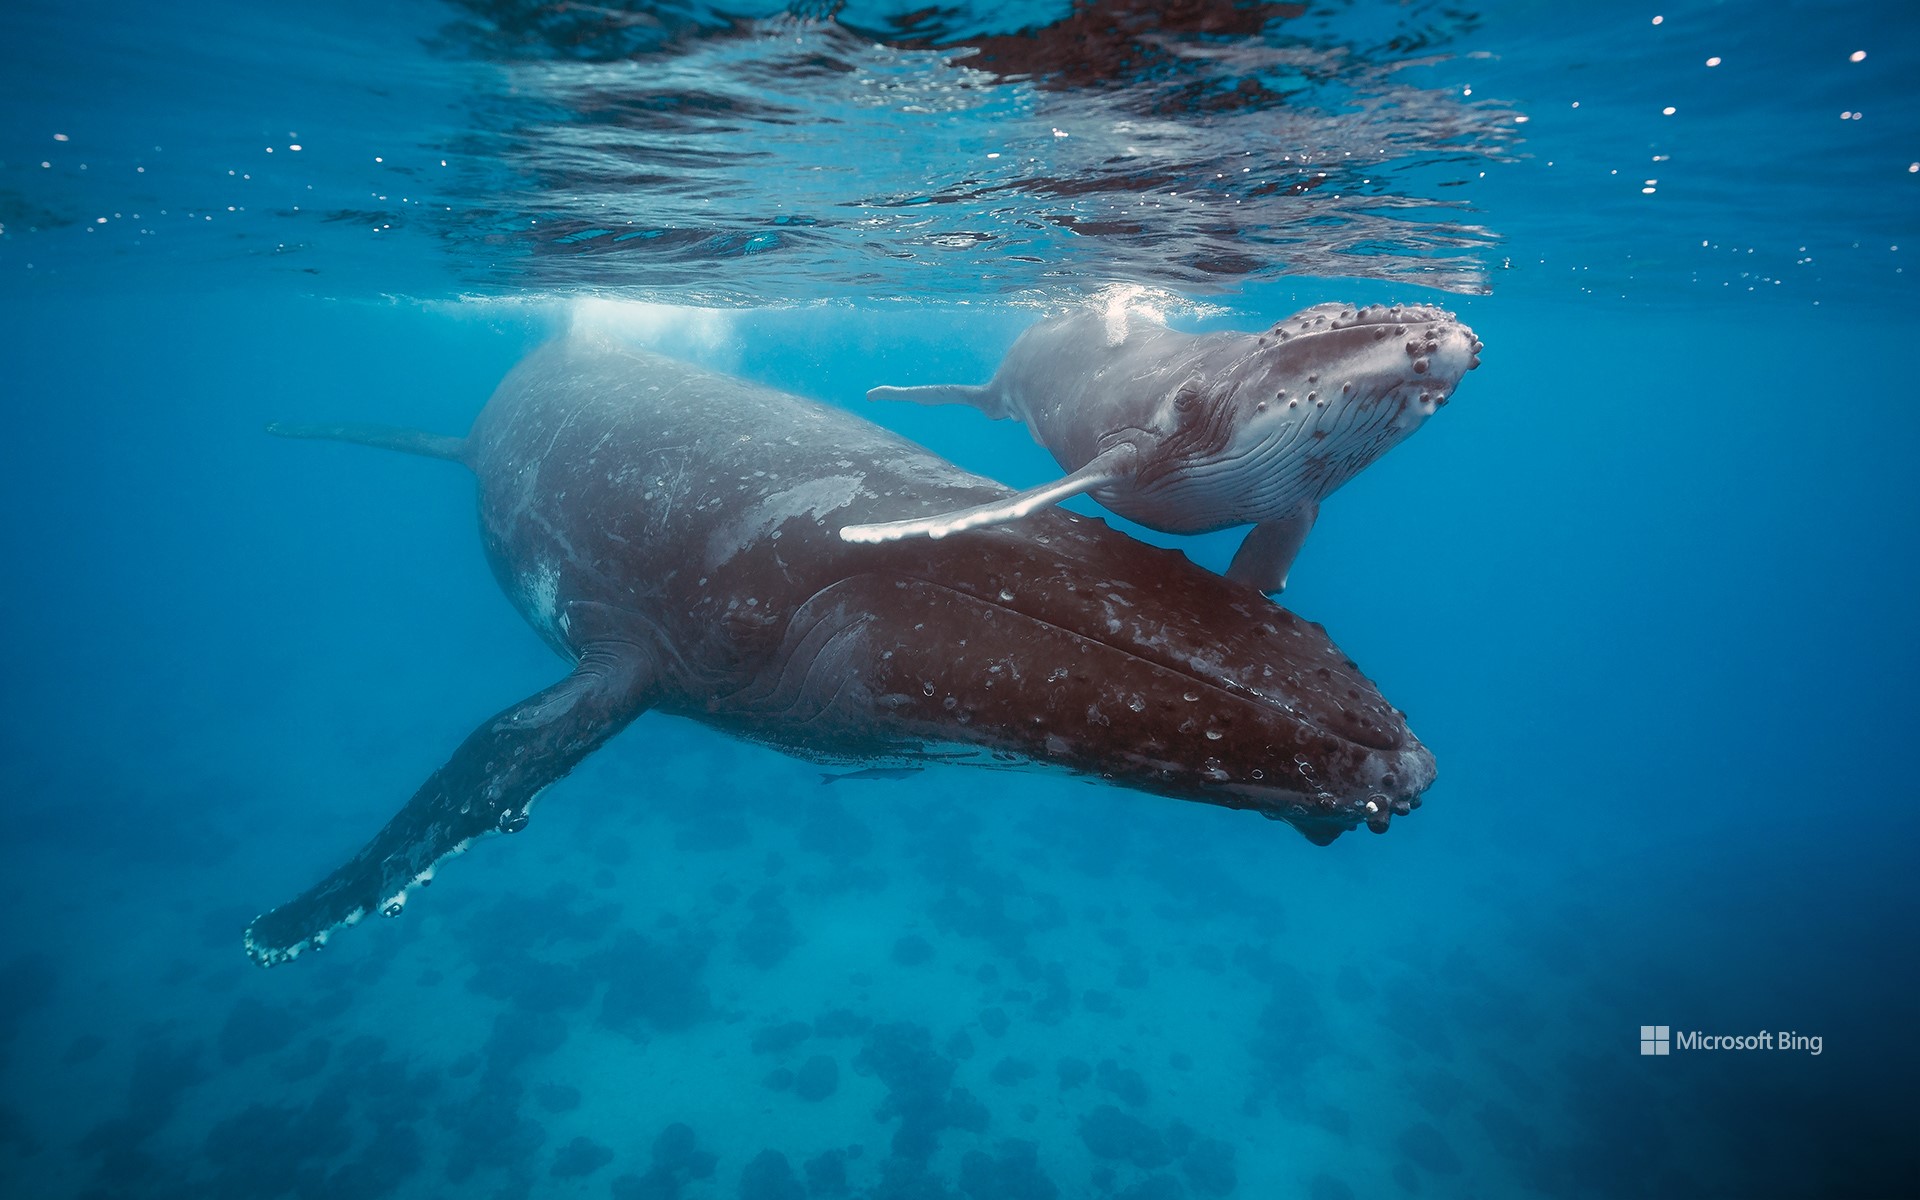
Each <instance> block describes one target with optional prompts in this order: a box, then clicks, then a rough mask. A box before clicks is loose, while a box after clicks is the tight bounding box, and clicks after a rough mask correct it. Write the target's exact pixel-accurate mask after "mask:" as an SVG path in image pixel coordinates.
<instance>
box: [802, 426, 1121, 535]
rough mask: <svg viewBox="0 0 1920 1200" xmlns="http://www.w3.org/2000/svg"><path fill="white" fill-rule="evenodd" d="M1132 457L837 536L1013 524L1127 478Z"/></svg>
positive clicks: (1112, 453)
mask: <svg viewBox="0 0 1920 1200" xmlns="http://www.w3.org/2000/svg"><path fill="white" fill-rule="evenodd" d="M1134 457H1135V453H1134V449H1133V447H1131V446H1125V445H1122V446H1115V447H1113V448H1112V449H1109V450H1106V451H1103V452H1102V453H1100V454H1098V455H1096V456H1095V457H1094V460H1093V461H1092V462H1090V463H1088V464H1087V465H1086V466H1084V467H1081V468H1080V469H1079V470H1078V471H1075V472H1074V473H1073V474H1071V475H1068V476H1066V477H1064V478H1062V479H1056V480H1054V481H1053V482H1052V483H1048V484H1042V485H1041V486H1039V487H1036V488H1028V489H1027V490H1026V491H1024V492H1016V493H1014V494H1013V495H1011V496H1008V497H1007V498H1006V499H1004V500H995V501H992V502H991V503H988V504H976V505H974V506H973V507H972V508H963V509H960V510H959V511H957V512H950V513H941V514H940V515H938V516H933V517H918V518H916V519H914V520H911V521H886V522H882V523H879V524H874V525H848V526H846V527H844V528H843V529H841V530H840V536H841V538H843V539H844V540H846V541H849V542H897V541H899V540H901V539H902V538H911V537H930V538H943V537H946V536H947V535H948V534H951V533H959V532H960V531H962V530H964V529H976V528H978V527H980V526H982V525H1001V524H1004V523H1006V522H1008V521H1017V520H1019V519H1020V518H1021V517H1024V516H1026V515H1027V514H1028V513H1030V512H1035V511H1037V510H1039V509H1042V508H1046V507H1047V506H1048V505H1051V504H1058V503H1060V501H1062V500H1065V499H1066V498H1067V497H1069V496H1078V495H1079V494H1081V493H1082V492H1091V491H1094V490H1095V489H1097V488H1102V487H1105V486H1106V485H1107V484H1109V483H1116V482H1119V481H1120V480H1123V479H1125V478H1127V477H1128V476H1129V475H1130V474H1131V467H1132V464H1133V461H1134Z"/></svg>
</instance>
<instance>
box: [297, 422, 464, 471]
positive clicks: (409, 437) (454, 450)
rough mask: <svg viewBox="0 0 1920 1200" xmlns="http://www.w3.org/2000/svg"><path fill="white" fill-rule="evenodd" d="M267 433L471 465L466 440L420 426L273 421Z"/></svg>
mask: <svg viewBox="0 0 1920 1200" xmlns="http://www.w3.org/2000/svg"><path fill="white" fill-rule="evenodd" d="M267 432H268V433H271V434H272V435H274V436H275V437H285V438H311V439H313V440H315V441H322V442H352V443H354V444H355V445H359V446H373V447H376V448H378V449H381V450H398V451H399V452H400V453H402V454H418V455H421V456H423V457H425V458H443V459H445V460H447V461H448V462H457V463H460V464H462V465H471V464H468V463H467V439H465V438H457V437H447V436H445V435H444V434H438V433H427V432H425V431H424V430H419V429H398V428H395V427H393V426H391V425H294V424H289V423H287V422H285V421H274V422H272V423H271V424H269V425H268V426H267Z"/></svg>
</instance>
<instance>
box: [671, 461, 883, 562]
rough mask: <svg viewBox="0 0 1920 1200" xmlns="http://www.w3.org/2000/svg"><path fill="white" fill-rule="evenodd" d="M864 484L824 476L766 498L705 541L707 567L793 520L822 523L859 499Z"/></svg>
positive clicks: (856, 477)
mask: <svg viewBox="0 0 1920 1200" xmlns="http://www.w3.org/2000/svg"><path fill="white" fill-rule="evenodd" d="M866 480H867V477H866V476H865V475H860V474H851V475H827V476H823V477H821V478H819V479H809V480H807V481H806V482H804V483H798V484H795V485H794V486H793V487H790V488H787V489H786V490H784V491H779V492H775V493H773V494H772V495H770V496H767V497H765V498H764V499H762V500H761V501H760V502H759V503H758V504H755V505H754V506H752V507H751V508H749V509H747V510H746V511H745V512H743V513H741V514H740V516H739V517H738V518H736V519H735V520H733V521H730V522H728V523H727V524H726V525H724V526H722V527H720V528H719V529H716V530H714V531H713V534H712V536H710V537H708V538H707V566H708V567H709V568H713V567H717V566H719V565H720V564H721V563H724V562H726V561H727V560H729V559H731V558H732V557H733V556H734V555H736V554H738V553H740V552H741V551H743V550H745V549H747V548H748V547H750V546H752V545H754V544H755V543H757V542H759V541H760V540H761V539H762V538H764V537H765V536H766V535H767V534H768V533H769V532H771V531H772V530H774V529H776V528H777V527H779V526H780V525H781V524H782V523H783V522H786V521H789V520H792V519H793V518H795V517H812V518H813V519H814V520H816V521H818V520H823V519H824V518H825V517H826V515H827V514H828V513H830V512H833V511H834V510H835V509H841V508H845V507H846V506H847V505H849V504H852V503H853V502H854V501H855V500H856V499H858V498H859V496H860V489H861V487H862V486H863V485H864V484H865V483H866Z"/></svg>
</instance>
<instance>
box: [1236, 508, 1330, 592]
mask: <svg viewBox="0 0 1920 1200" xmlns="http://www.w3.org/2000/svg"><path fill="white" fill-rule="evenodd" d="M1319 515H1320V506H1319V505H1318V504H1308V505H1306V506H1304V507H1302V508H1300V509H1298V510H1296V511H1295V512H1293V513H1292V514H1291V515H1289V516H1285V517H1280V518H1278V519H1277V520H1272V521H1262V522H1260V523H1259V524H1258V525H1255V526H1254V527H1253V528H1252V529H1250V530H1248V531H1247V540H1246V541H1244V542H1241V543H1240V549H1239V550H1237V551H1235V552H1234V556H1233V565H1232V566H1230V567H1228V568H1227V578H1228V579H1231V580H1233V581H1234V582H1235V583H1244V584H1246V585H1247V586H1248V587H1252V588H1259V589H1260V590H1261V591H1263V592H1265V593H1267V594H1268V595H1269V596H1277V595H1279V594H1280V593H1281V592H1283V591H1285V590H1286V586H1287V572H1288V571H1290V570H1292V569H1293V560H1294V559H1295V558H1297V557H1298V556H1299V554H1300V547H1301V545H1302V544H1303V543H1305V542H1306V540H1307V531H1308V530H1309V529H1312V528H1313V521H1314V518H1315V517H1318V516H1319Z"/></svg>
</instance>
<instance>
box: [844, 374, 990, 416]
mask: <svg viewBox="0 0 1920 1200" xmlns="http://www.w3.org/2000/svg"><path fill="white" fill-rule="evenodd" d="M867 399H869V400H905V401H907V402H908V403H909V404H965V405H968V406H969V407H972V408H977V409H979V410H980V411H981V412H983V413H985V414H987V415H988V416H990V417H992V418H993V419H994V420H996V421H1004V420H1006V419H1007V418H1009V417H1011V416H1013V413H1012V412H1011V411H1010V410H1009V409H1008V408H1007V401H1006V398H1005V397H1004V396H1002V395H1001V394H1000V389H999V388H996V387H994V386H993V385H992V384H990V383H989V384H984V385H981V386H979V387H975V386H973V385H971V384H965V383H936V384H933V385H932V386H930V387H877V388H873V389H872V390H870V391H868V392H867Z"/></svg>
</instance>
